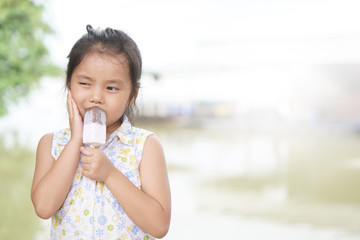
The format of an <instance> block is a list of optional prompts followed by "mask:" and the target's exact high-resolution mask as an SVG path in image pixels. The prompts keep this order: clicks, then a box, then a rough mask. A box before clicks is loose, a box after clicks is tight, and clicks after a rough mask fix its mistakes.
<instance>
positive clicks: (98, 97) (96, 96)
mask: <svg viewBox="0 0 360 240" xmlns="http://www.w3.org/2000/svg"><path fill="white" fill-rule="evenodd" d="M90 102H91V103H96V104H103V103H104V97H103V95H102V92H101V90H100V89H94V91H93V92H92V95H91V96H90Z"/></svg>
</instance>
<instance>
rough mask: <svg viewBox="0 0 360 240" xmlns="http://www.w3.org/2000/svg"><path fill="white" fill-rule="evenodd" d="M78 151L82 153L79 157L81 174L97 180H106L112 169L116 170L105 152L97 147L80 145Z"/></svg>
mask: <svg viewBox="0 0 360 240" xmlns="http://www.w3.org/2000/svg"><path fill="white" fill-rule="evenodd" d="M80 152H82V154H84V156H83V157H82V158H81V160H80V161H81V164H82V169H83V175H84V176H85V177H87V178H90V179H92V180H95V181H99V182H103V183H105V182H106V179H107V178H108V177H109V176H110V175H111V173H112V172H113V171H114V170H117V169H116V168H115V167H114V165H113V164H112V163H111V161H110V160H109V159H108V158H107V157H106V155H105V153H104V152H103V151H101V150H99V149H97V148H85V147H80Z"/></svg>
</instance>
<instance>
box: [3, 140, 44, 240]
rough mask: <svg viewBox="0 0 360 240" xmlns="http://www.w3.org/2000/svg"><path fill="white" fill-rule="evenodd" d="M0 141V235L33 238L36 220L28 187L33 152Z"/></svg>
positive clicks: (31, 172)
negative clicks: (8, 146) (6, 146)
mask: <svg viewBox="0 0 360 240" xmlns="http://www.w3.org/2000/svg"><path fill="white" fill-rule="evenodd" d="M3 143H4V142H3V141H0V189H1V194H0V207H1V217H0V239H12V240H17V239H33V238H34V235H35V231H36V230H37V228H38V223H39V220H38V218H37V216H36V215H35V213H34V210H33V207H32V203H31V199H30V188H31V181H32V176H33V170H34V163H35V153H34V152H33V151H31V150H28V149H25V148H22V147H20V146H19V145H15V146H14V147H11V148H5V147H4V144H3Z"/></svg>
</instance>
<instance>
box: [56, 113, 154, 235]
mask: <svg viewBox="0 0 360 240" xmlns="http://www.w3.org/2000/svg"><path fill="white" fill-rule="evenodd" d="M151 134H153V133H151V132H149V131H147V130H144V129H141V128H136V127H133V126H131V124H130V122H129V121H128V119H127V118H126V117H125V118H124V122H123V124H122V125H121V126H120V127H119V128H118V129H117V130H116V131H115V132H113V133H112V134H111V136H110V137H109V139H108V140H107V142H106V143H105V145H104V146H101V147H100V150H102V151H103V152H104V153H105V154H106V156H107V157H108V158H109V159H110V161H111V162H112V163H113V164H114V166H115V167H116V168H117V169H118V170H119V171H121V172H122V173H123V174H124V175H125V176H126V177H127V178H128V179H129V180H130V181H131V182H132V183H133V184H134V185H135V186H136V187H137V188H141V181H140V174H139V164H140V161H141V157H142V151H143V148H144V144H145V141H146V138H147V137H148V136H149V135H151ZM70 136H71V133H70V130H69V129H63V130H61V131H58V132H55V133H54V137H53V144H52V149H51V154H52V155H53V157H54V158H55V159H57V158H58V157H59V156H60V154H61V152H62V150H63V149H64V147H65V146H66V144H67V143H68V141H69V140H70ZM50 235H51V236H50V237H51V239H54V240H55V239H59V240H65V239H66V240H68V239H69V240H70V239H71V240H72V239H74V240H80V239H94V240H101V239H114V240H115V239H116V240H123V239H141V240H145V239H149V240H150V239H154V238H153V237H152V236H150V235H149V234H147V233H145V232H144V231H142V230H141V229H140V228H139V227H138V226H136V225H135V224H134V223H133V222H132V220H131V219H130V218H129V217H128V216H127V215H126V213H125V211H124V210H123V209H122V207H121V206H120V204H119V203H118V201H117V200H116V198H115V197H114V196H113V195H112V193H111V192H110V190H109V189H108V187H107V186H106V185H105V184H104V183H101V182H97V181H93V180H91V179H89V178H86V177H85V176H83V174H82V167H81V162H79V165H78V168H77V170H76V173H75V176H74V179H73V182H72V184H71V187H70V191H69V193H68V195H67V197H66V199H65V201H64V203H63V205H62V206H61V208H60V209H59V211H58V212H57V213H56V214H55V216H53V217H52V222H51V233H50Z"/></svg>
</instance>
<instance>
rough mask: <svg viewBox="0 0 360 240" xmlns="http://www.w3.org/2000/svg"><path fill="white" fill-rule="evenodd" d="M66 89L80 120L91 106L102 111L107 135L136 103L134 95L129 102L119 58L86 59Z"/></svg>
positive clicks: (125, 75) (96, 56) (125, 69)
mask: <svg viewBox="0 0 360 240" xmlns="http://www.w3.org/2000/svg"><path fill="white" fill-rule="evenodd" d="M69 88H70V90H71V94H72V97H73V99H74V101H75V103H76V104H77V106H78V108H79V112H80V114H81V116H82V117H84V114H85V111H86V110H87V109H89V108H91V107H94V106H98V107H100V108H101V109H102V110H104V111H105V113H106V126H107V133H112V132H113V131H114V130H116V129H117V128H118V127H119V126H120V122H119V119H120V118H121V117H122V115H123V114H124V112H125V110H126V108H127V107H128V106H129V105H132V104H133V103H134V101H135V99H136V94H134V96H133V97H132V98H131V99H130V95H131V89H132V85H131V80H130V75H129V70H128V64H127V61H126V58H125V57H123V56H121V57H116V58H115V57H112V56H109V55H99V54H96V53H95V54H90V55H88V56H86V57H85V58H84V59H83V60H82V61H81V63H80V64H79V65H78V66H77V67H76V69H75V71H74V72H73V74H72V76H71V81H70V86H69Z"/></svg>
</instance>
